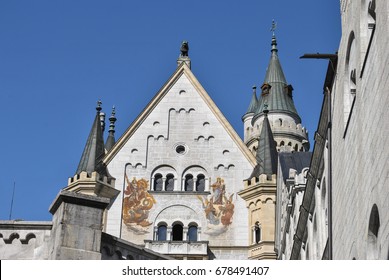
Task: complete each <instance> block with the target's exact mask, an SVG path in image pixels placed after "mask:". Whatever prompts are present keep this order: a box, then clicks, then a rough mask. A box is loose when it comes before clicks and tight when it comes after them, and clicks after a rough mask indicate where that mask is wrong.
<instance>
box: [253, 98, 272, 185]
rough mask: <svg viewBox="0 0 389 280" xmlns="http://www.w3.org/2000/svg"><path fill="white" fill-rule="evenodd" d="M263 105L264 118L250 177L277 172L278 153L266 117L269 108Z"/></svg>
mask: <svg viewBox="0 0 389 280" xmlns="http://www.w3.org/2000/svg"><path fill="white" fill-rule="evenodd" d="M264 107H265V110H263V114H264V116H265V118H264V120H263V124H262V130H261V134H260V135H259V140H258V150H257V155H256V159H257V165H256V166H255V168H254V170H253V172H252V173H251V176H250V179H251V178H253V177H259V175H262V174H266V175H268V176H271V175H273V174H277V156H278V154H277V149H276V143H275V142H274V138H273V133H272V131H271V127H270V123H269V119H268V118H267V114H268V113H269V110H267V105H266V104H265V106H264Z"/></svg>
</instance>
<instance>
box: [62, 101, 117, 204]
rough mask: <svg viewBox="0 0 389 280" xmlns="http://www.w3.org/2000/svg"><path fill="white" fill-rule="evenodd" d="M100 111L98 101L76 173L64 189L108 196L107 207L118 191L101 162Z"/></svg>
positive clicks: (102, 152) (102, 150)
mask: <svg viewBox="0 0 389 280" xmlns="http://www.w3.org/2000/svg"><path fill="white" fill-rule="evenodd" d="M100 111H101V102H100V101H98V102H97V107H96V116H95V119H94V121H93V125H92V129H91V131H90V133H89V136H88V139H87V141H86V144H85V148H84V151H83V153H82V156H81V159H80V163H79V164H78V168H77V171H76V174H75V175H74V176H73V177H71V178H69V181H68V186H67V187H65V188H64V190H66V191H71V192H76V193H82V194H87V195H93V196H99V197H105V198H109V199H110V203H109V206H108V208H109V207H110V206H111V205H112V203H113V201H114V200H115V198H116V197H117V195H118V194H119V193H120V191H118V190H116V189H115V178H113V177H112V176H111V175H110V174H109V172H108V169H107V167H106V166H105V164H104V163H103V158H104V156H105V148H104V139H103V130H102V127H101V112H100ZM110 119H111V118H110ZM110 129H111V128H110Z"/></svg>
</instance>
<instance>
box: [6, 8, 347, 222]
mask: <svg viewBox="0 0 389 280" xmlns="http://www.w3.org/2000/svg"><path fill="white" fill-rule="evenodd" d="M273 19H275V21H276V22H277V30H276V36H277V41H278V49H279V57H280V61H281V64H282V66H283V70H284V73H285V75H286V79H287V80H288V83H290V84H292V85H293V87H294V101H295V104H296V107H297V110H298V112H299V114H300V116H301V118H302V123H303V126H305V127H306V128H307V129H308V130H309V134H310V140H311V146H313V143H312V141H313V140H312V136H313V134H314V132H315V130H316V128H317V122H318V118H319V113H320V108H321V100H322V92H323V90H322V88H323V82H324V77H325V73H326V69H327V62H326V61H322V60H301V59H299V57H300V56H301V55H303V54H304V53H316V52H319V53H334V52H336V51H337V49H338V46H339V41H340V33H341V26H340V10H339V1H335V0H330V1H329V0H316V1H311V0H297V1H289V0H272V1H258V0H256V1H255V0H247V1H246V0H242V1H230V0H224V1H205V0H200V1H191V2H189V1H175V0H172V1H171V0H166V1H124V0H123V1H82V0H81V1H59V0H58V1H56V0H47V1H40V0H36V1H30V0H26V1H6V0H4V1H1V2H0V106H1V110H0V124H1V127H2V133H1V137H0V145H1V147H2V153H1V156H0V160H1V161H0V170H1V176H0V219H8V218H9V214H10V206H11V197H12V190H13V185H14V182H16V189H15V196H14V203H13V211H12V217H11V218H12V219H24V220H50V219H51V214H50V213H49V212H48V208H49V205H50V204H51V202H52V201H53V199H54V198H55V196H56V195H57V193H58V192H59V190H60V189H61V188H63V187H65V186H66V184H67V179H68V177H70V176H73V175H74V173H75V171H76V168H77V165H78V162H79V160H80V157H81V153H82V150H83V148H84V145H85V142H86V139H87V136H88V134H89V131H90V128H91V125H92V122H93V118H94V116H95V106H96V101H97V100H98V99H101V101H102V102H103V105H102V106H103V111H104V112H105V113H106V114H107V116H109V114H110V111H111V107H112V105H115V106H116V116H117V118H118V121H117V123H116V138H119V136H120V135H121V134H122V133H123V132H124V131H125V130H126V128H127V127H128V126H129V125H130V124H131V122H132V121H133V120H134V119H135V117H136V116H137V115H138V114H139V113H140V112H141V111H142V109H143V108H144V107H145V106H146V105H147V103H148V102H149V100H150V99H151V98H152V97H153V96H154V95H155V94H156V93H157V91H158V90H159V89H160V87H162V85H163V84H164V83H165V82H166V80H167V79H168V78H169V77H170V75H171V74H172V73H173V72H174V70H175V68H176V60H177V57H178V55H179V47H180V44H181V41H182V40H187V41H189V45H190V52H189V56H190V58H191V60H192V71H193V73H194V74H195V75H196V77H197V78H198V80H199V81H200V83H201V84H202V85H203V86H204V88H205V89H206V90H207V92H208V93H209V94H210V96H211V97H212V99H213V100H214V101H215V102H216V104H217V105H218V107H219V108H220V110H221V111H222V112H223V114H224V115H225V116H226V118H227V119H228V120H229V121H230V123H231V124H232V126H233V127H234V128H235V130H236V131H237V132H238V133H239V135H240V136H241V137H242V135H243V124H242V122H241V117H242V115H243V114H244V113H245V110H246V109H247V107H248V105H249V102H250V98H251V91H252V89H251V88H252V86H253V85H254V84H256V85H258V86H260V85H261V84H262V83H263V79H264V76H265V71H266V67H267V64H268V61H269V58H270V43H271V32H270V27H271V23H272V20H273ZM105 137H106V135H105Z"/></svg>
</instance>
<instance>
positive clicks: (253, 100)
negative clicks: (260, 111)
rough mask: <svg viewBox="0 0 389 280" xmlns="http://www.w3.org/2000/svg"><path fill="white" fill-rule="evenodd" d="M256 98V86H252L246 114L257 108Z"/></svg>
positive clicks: (253, 111)
mask: <svg viewBox="0 0 389 280" xmlns="http://www.w3.org/2000/svg"><path fill="white" fill-rule="evenodd" d="M257 105H258V98H257V87H256V86H255V85H254V86H253V95H252V97H251V101H250V105H249V108H248V109H247V111H246V114H250V113H255V111H256V110H257Z"/></svg>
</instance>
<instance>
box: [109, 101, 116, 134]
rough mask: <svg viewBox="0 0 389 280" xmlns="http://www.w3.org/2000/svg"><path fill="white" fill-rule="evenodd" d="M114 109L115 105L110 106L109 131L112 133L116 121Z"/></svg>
mask: <svg viewBox="0 0 389 280" xmlns="http://www.w3.org/2000/svg"><path fill="white" fill-rule="evenodd" d="M115 114H116V111H115V106H112V113H111V116H110V117H109V122H110V124H109V132H112V133H114V132H115V122H116V117H115Z"/></svg>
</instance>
